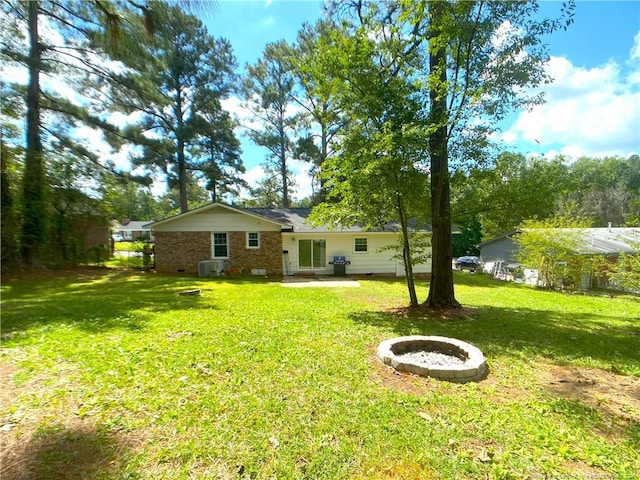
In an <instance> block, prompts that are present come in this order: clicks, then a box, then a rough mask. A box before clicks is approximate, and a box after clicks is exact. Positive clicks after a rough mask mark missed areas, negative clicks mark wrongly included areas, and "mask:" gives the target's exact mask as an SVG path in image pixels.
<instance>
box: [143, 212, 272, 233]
mask: <svg viewBox="0 0 640 480" xmlns="http://www.w3.org/2000/svg"><path fill="white" fill-rule="evenodd" d="M281 228H282V227H281V226H280V225H278V224H276V223H273V222H270V221H268V220H263V219H260V218H257V217H254V216H251V215H247V214H245V213H239V212H234V211H231V210H227V209H225V208H216V209H211V210H207V211H204V212H202V213H194V214H193V215H187V216H185V217H183V218H177V219H175V220H174V221H171V222H167V223H166V224H163V225H158V226H154V230H155V231H157V232H279V231H280V230H281Z"/></svg>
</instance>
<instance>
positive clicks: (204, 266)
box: [198, 260, 219, 277]
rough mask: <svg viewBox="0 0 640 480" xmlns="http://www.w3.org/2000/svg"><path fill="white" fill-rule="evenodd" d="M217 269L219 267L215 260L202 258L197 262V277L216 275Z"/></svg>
mask: <svg viewBox="0 0 640 480" xmlns="http://www.w3.org/2000/svg"><path fill="white" fill-rule="evenodd" d="M218 271H219V269H218V261H217V260H203V261H201V262H198V276H199V277H217V276H218Z"/></svg>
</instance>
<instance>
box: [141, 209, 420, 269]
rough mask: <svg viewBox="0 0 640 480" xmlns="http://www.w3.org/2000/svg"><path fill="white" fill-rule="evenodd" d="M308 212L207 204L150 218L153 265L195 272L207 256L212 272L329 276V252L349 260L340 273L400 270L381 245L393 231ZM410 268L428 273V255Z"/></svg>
mask: <svg viewBox="0 0 640 480" xmlns="http://www.w3.org/2000/svg"><path fill="white" fill-rule="evenodd" d="M310 211H311V209H308V208H286V209H285V208H281V209H270V208H236V207H231V206H228V205H225V204H221V203H213V204H210V205H207V206H204V207H200V208H198V209H195V210H192V211H189V212H186V213H182V214H180V215H177V216H175V217H171V218H167V219H165V220H160V221H158V222H155V223H152V224H150V225H148V227H150V228H151V229H152V230H153V234H154V236H155V262H156V270H157V271H159V272H167V273H172V272H185V273H197V272H198V269H199V264H200V262H203V261H206V260H212V261H217V262H218V264H217V265H218V266H217V267H216V269H215V270H217V271H218V272H219V271H220V270H221V269H222V268H225V269H230V270H231V271H242V272H244V273H251V272H253V273H261V274H263V273H266V274H272V275H283V274H284V275H295V274H315V275H331V274H334V268H335V267H334V260H339V259H334V257H344V259H345V260H346V261H347V262H349V263H348V264H347V265H346V267H344V268H345V270H346V274H385V275H392V276H403V275H404V266H403V264H402V261H401V260H396V259H395V258H393V257H394V253H395V252H394V251H392V250H383V248H384V247H388V246H389V245H395V244H397V243H398V240H399V233H398V232H396V231H391V229H389V230H388V231H364V230H363V229H362V228H361V227H349V228H343V229H339V230H331V229H328V228H325V227H311V226H309V225H308V224H307V223H306V219H307V217H308V215H309V213H310ZM422 233H424V234H425V235H429V236H430V235H431V233H430V232H429V231H426V230H425V231H423V232H422ZM221 265H223V266H224V267H221ZM414 272H415V273H417V274H428V273H430V272H431V262H430V260H429V262H428V263H426V264H421V265H416V266H415V267H414ZM200 273H202V272H200Z"/></svg>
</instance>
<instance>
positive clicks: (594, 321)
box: [350, 307, 640, 375]
mask: <svg viewBox="0 0 640 480" xmlns="http://www.w3.org/2000/svg"><path fill="white" fill-rule="evenodd" d="M350 318H351V320H353V321H354V322H356V323H360V324H365V325H370V326H375V327H377V328H380V329H383V330H387V331H390V332H392V334H393V335H396V336H405V335H442V336H447V337H455V338H459V339H460V340H463V341H467V342H470V343H472V344H474V345H476V346H477V347H478V348H480V349H481V350H482V351H483V352H484V353H485V355H486V356H488V359H489V360H490V357H491V356H492V355H499V356H507V357H508V356H510V355H518V356H525V355H526V356H541V357H545V358H548V359H551V360H554V361H556V362H565V363H570V362H571V361H572V360H574V359H577V358H583V359H597V360H599V361H601V362H603V363H605V364H607V365H608V366H610V368H611V369H612V370H613V371H620V373H626V374H635V375H639V374H640V371H639V370H638V365H640V350H639V349H638V345H639V344H640V323H638V322H637V321H635V322H634V321H633V320H632V319H629V320H627V321H624V320H621V321H620V325H615V326H614V325H610V324H608V323H607V322H605V321H603V322H599V318H600V317H598V316H596V315H594V314H593V313H588V314H582V315H581V314H573V315H571V317H570V318H566V317H564V316H559V315H558V313H557V312H554V311H544V310H530V309H525V308H513V309H510V308H500V307H481V308H478V309H476V310H475V311H474V312H473V314H472V315H470V316H469V317H467V318H466V319H443V318H440V317H438V316H435V315H432V314H430V313H428V312H427V313H425V311H418V312H412V313H408V314H404V315H401V314H398V313H395V312H380V311H365V312H358V313H353V314H351V315H350Z"/></svg>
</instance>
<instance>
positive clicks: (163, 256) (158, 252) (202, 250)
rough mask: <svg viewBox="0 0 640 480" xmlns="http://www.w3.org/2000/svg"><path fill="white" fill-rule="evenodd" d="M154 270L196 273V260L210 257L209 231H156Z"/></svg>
mask: <svg viewBox="0 0 640 480" xmlns="http://www.w3.org/2000/svg"><path fill="white" fill-rule="evenodd" d="M155 237H156V242H155V256H156V271H158V272H163V273H176V272H178V271H184V272H185V273H196V274H197V273H198V262H199V261H201V260H208V259H210V258H211V232H156V233H155Z"/></svg>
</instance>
